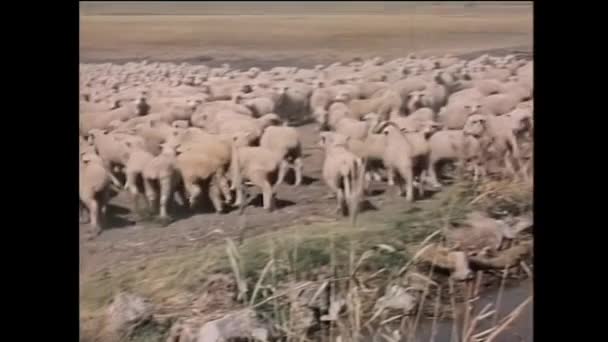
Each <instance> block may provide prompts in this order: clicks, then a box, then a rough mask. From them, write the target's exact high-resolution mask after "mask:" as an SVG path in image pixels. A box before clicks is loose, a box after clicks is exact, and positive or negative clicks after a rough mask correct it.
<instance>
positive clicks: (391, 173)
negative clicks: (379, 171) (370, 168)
mask: <svg viewBox="0 0 608 342" xmlns="http://www.w3.org/2000/svg"><path fill="white" fill-rule="evenodd" d="M386 178H387V180H388V185H389V186H394V185H395V170H393V168H390V167H389V168H387V169H386Z"/></svg>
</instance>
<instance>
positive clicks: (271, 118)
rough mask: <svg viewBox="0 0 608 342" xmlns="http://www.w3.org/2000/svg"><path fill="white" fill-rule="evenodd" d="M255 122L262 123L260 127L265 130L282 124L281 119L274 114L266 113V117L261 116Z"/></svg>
mask: <svg viewBox="0 0 608 342" xmlns="http://www.w3.org/2000/svg"><path fill="white" fill-rule="evenodd" d="M257 120H258V121H259V122H261V123H262V126H264V128H266V127H268V126H273V125H280V124H282V123H283V120H281V117H280V116H278V115H277V114H275V113H268V114H266V115H263V116H261V117H259V118H257Z"/></svg>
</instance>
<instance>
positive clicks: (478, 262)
mask: <svg viewBox="0 0 608 342" xmlns="http://www.w3.org/2000/svg"><path fill="white" fill-rule="evenodd" d="M531 252H532V242H529V241H526V242H523V243H521V244H519V245H515V246H513V247H511V248H507V249H505V250H502V251H500V252H498V255H497V256H494V257H483V256H474V257H470V263H471V265H472V266H474V267H475V268H479V269H488V268H490V269H505V268H509V267H513V266H517V265H519V262H520V261H521V260H522V259H523V258H524V257H526V256H528V255H530V254H531Z"/></svg>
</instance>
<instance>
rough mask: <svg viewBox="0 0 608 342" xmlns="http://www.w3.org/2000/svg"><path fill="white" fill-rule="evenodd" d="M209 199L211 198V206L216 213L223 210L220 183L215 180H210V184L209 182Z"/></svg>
mask: <svg viewBox="0 0 608 342" xmlns="http://www.w3.org/2000/svg"><path fill="white" fill-rule="evenodd" d="M209 199H211V203H212V204H213V208H215V212H216V213H218V214H219V213H221V212H223V211H224V205H223V204H222V199H221V189H220V185H219V184H217V183H216V182H211V184H209Z"/></svg>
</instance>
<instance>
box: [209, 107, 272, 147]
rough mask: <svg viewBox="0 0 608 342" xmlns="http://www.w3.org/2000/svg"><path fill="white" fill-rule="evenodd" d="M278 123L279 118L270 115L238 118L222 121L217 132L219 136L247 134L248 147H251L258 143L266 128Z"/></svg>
mask: <svg viewBox="0 0 608 342" xmlns="http://www.w3.org/2000/svg"><path fill="white" fill-rule="evenodd" d="M280 123H281V119H280V118H279V116H278V115H277V114H274V113H271V114H266V115H264V116H262V117H260V118H257V119H252V118H239V119H231V120H227V121H222V122H220V123H219V124H218V126H217V132H218V133H219V134H234V133H241V132H245V133H249V134H247V138H248V139H250V140H249V142H248V145H252V144H255V143H256V142H257V141H259V139H260V138H261V136H262V134H263V133H264V129H265V128H266V127H268V126H271V125H276V124H280Z"/></svg>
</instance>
